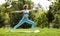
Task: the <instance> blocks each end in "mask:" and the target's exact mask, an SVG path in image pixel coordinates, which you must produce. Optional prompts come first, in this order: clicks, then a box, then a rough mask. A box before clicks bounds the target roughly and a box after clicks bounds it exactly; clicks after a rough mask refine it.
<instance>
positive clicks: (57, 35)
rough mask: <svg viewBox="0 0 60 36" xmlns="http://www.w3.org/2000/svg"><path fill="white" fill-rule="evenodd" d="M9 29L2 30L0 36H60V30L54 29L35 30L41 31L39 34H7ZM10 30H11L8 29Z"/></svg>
mask: <svg viewBox="0 0 60 36" xmlns="http://www.w3.org/2000/svg"><path fill="white" fill-rule="evenodd" d="M6 30H7V29H4V28H0V36H60V29H53V28H50V29H48V28H44V29H41V28H35V30H40V32H39V33H34V32H30V33H29V32H28V33H27V32H5V31H6ZM8 30H10V29H8ZM24 30H30V29H16V30H15V31H24Z"/></svg>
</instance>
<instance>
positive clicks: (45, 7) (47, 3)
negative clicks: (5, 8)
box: [0, 0, 53, 10]
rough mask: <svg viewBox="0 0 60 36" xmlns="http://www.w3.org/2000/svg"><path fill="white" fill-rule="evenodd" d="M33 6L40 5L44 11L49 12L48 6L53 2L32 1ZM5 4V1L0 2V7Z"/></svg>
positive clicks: (44, 0) (0, 0)
mask: <svg viewBox="0 0 60 36" xmlns="http://www.w3.org/2000/svg"><path fill="white" fill-rule="evenodd" d="M32 1H33V2H34V4H38V3H40V5H42V8H43V9H45V10H49V6H50V5H51V4H52V3H51V2H53V0H50V1H47V0H32ZM3 3H5V0H0V5H1V4H3Z"/></svg>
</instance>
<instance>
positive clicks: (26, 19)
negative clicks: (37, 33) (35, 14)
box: [12, 17, 34, 30]
mask: <svg viewBox="0 0 60 36" xmlns="http://www.w3.org/2000/svg"><path fill="white" fill-rule="evenodd" d="M24 22H26V23H28V24H31V25H32V26H31V28H32V30H33V29H34V22H33V21H31V20H29V19H28V18H27V17H23V18H22V20H20V21H19V23H18V24H17V25H16V26H14V27H13V29H12V30H15V29H16V28H17V27H19V26H21V25H22V24H23V23H24Z"/></svg>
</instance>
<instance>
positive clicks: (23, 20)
mask: <svg viewBox="0 0 60 36" xmlns="http://www.w3.org/2000/svg"><path fill="white" fill-rule="evenodd" d="M24 22H25V19H24V18H22V20H21V21H19V23H18V24H17V25H16V26H14V27H13V29H12V30H15V29H16V28H18V27H19V26H21V25H22V24H23V23H24Z"/></svg>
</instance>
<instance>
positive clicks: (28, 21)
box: [26, 19, 34, 30]
mask: <svg viewBox="0 0 60 36" xmlns="http://www.w3.org/2000/svg"><path fill="white" fill-rule="evenodd" d="M26 23H28V24H32V26H31V29H32V30H34V22H33V21H31V20H29V19H27V21H26Z"/></svg>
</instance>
